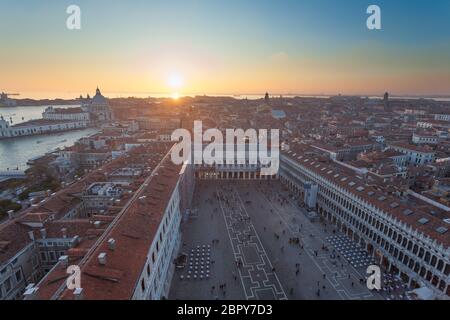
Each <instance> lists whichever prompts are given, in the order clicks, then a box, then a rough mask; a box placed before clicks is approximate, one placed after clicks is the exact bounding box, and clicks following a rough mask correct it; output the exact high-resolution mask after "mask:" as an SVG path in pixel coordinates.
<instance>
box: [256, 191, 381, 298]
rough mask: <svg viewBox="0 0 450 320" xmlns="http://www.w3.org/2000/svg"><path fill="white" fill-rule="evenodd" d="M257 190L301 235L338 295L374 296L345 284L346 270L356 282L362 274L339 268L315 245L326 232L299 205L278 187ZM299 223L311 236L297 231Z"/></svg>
mask: <svg viewBox="0 0 450 320" xmlns="http://www.w3.org/2000/svg"><path fill="white" fill-rule="evenodd" d="M258 190H259V192H258V193H257V194H258V195H259V197H260V199H261V203H263V202H266V203H267V205H269V206H270V207H271V208H272V212H274V213H276V214H277V215H278V216H279V218H280V219H281V220H282V222H283V224H285V225H286V227H287V230H289V231H290V233H291V234H292V235H293V236H296V237H299V238H300V239H301V242H302V243H303V244H304V248H305V249H306V250H305V251H306V253H307V255H308V256H309V258H310V259H311V260H312V261H313V263H314V265H315V267H316V268H317V269H318V270H319V271H320V272H321V273H323V274H325V275H326V281H327V282H328V283H329V284H330V285H331V287H332V288H333V289H334V290H335V291H336V293H337V295H338V296H339V298H340V299H343V300H348V299H351V300H354V299H373V298H375V296H374V294H373V293H372V292H370V291H368V290H367V289H366V288H364V287H361V286H357V285H355V286H349V284H348V282H349V274H350V279H351V281H353V282H354V283H355V284H356V283H358V280H359V279H361V278H364V275H361V274H359V272H358V271H357V270H356V268H355V269H354V270H348V268H345V269H342V268H340V267H339V265H340V264H341V263H340V262H339V260H338V259H336V257H333V256H332V254H330V252H323V251H320V250H317V249H315V248H317V247H320V246H322V245H325V244H326V236H324V234H323V233H322V232H321V231H320V228H317V227H316V226H315V225H314V224H312V223H311V222H310V221H309V220H308V219H307V218H306V215H304V214H302V213H300V214H298V213H299V210H300V209H299V208H298V207H297V206H296V205H295V204H294V203H293V202H292V201H291V200H290V199H288V197H287V196H286V195H283V193H281V192H280V193H279V191H278V192H276V191H273V190H271V191H270V192H268V191H267V189H265V188H258ZM280 199H285V200H287V201H284V202H283V204H281V202H282V201H280ZM300 211H301V210H300ZM302 225H303V228H304V229H308V230H309V232H310V233H311V235H312V236H311V235H306V234H305V233H303V232H299V231H298V230H299V229H300V228H301V226H302ZM313 243H316V244H313ZM317 243H319V245H317ZM350 283H351V282H350ZM377 296H378V295H377ZM378 297H379V296H378Z"/></svg>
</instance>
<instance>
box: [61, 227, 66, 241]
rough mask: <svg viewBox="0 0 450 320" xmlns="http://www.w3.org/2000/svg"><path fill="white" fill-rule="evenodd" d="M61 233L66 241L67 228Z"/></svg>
mask: <svg viewBox="0 0 450 320" xmlns="http://www.w3.org/2000/svg"><path fill="white" fill-rule="evenodd" d="M61 233H62V237H63V238H64V239H66V238H67V228H62V229H61Z"/></svg>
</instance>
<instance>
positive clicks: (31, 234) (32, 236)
mask: <svg viewBox="0 0 450 320" xmlns="http://www.w3.org/2000/svg"><path fill="white" fill-rule="evenodd" d="M28 237H30V240H31V241H34V232H33V230H32V231H29V232H28Z"/></svg>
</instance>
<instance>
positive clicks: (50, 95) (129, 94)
mask: <svg viewBox="0 0 450 320" xmlns="http://www.w3.org/2000/svg"><path fill="white" fill-rule="evenodd" d="M100 89H101V88H100ZM7 91H11V92H13V93H18V94H19V95H20V96H22V94H21V93H20V91H14V90H7ZM387 92H388V93H389V96H390V97H392V98H415V99H420V98H423V99H426V98H450V93H442V94H407V93H405V94H403V93H391V92H389V91H387ZM88 94H89V93H88ZM102 94H103V95H105V96H108V95H116V97H110V98H111V99H114V98H133V97H135V98H147V97H150V98H151V97H155V98H172V97H173V95H174V93H168V92H160V93H158V92H147V91H123V92H119V91H105V92H103V91H102ZM176 94H177V95H178V98H184V97H196V96H208V97H243V98H245V97H264V95H265V94H266V92H263V93H199V92H189V93H176ZM268 94H269V96H271V97H279V96H284V97H296V96H298V97H324V98H327V97H335V96H344V97H368V98H370V97H374V98H378V97H382V96H383V95H384V92H379V93H369V94H368V93H364V94H361V93H349V94H348V93H298V92H297V93H290V92H288V93H278V92H276V93H270V91H268ZM69 95H72V97H69ZM80 95H82V96H84V95H83V94H82V93H80V94H79V93H77V92H75V91H69V92H61V91H58V92H47V91H26V92H25V95H24V97H18V98H12V99H14V100H25V99H31V100H57V99H62V100H72V99H78V98H79V96H80ZM136 95H139V97H138V96H136ZM38 96H40V97H39V98H38ZM64 96H65V97H64ZM91 96H92V95H91Z"/></svg>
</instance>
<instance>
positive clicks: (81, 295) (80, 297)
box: [73, 288, 84, 300]
mask: <svg viewBox="0 0 450 320" xmlns="http://www.w3.org/2000/svg"><path fill="white" fill-rule="evenodd" d="M73 297H74V299H75V300H83V299H84V292H83V288H76V289H75V290H74V291H73Z"/></svg>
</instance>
